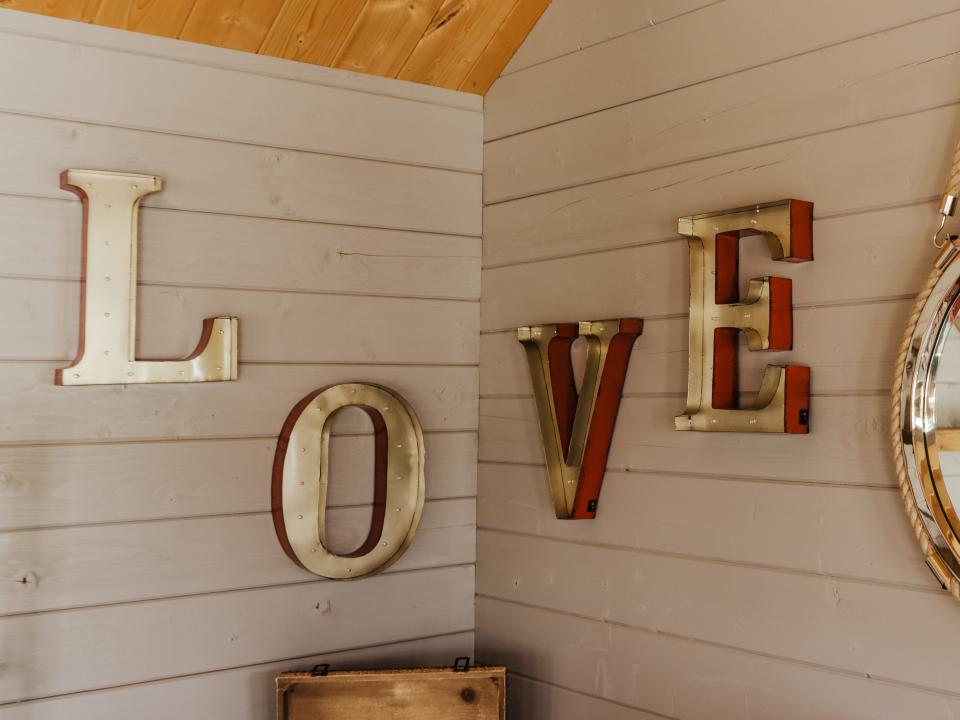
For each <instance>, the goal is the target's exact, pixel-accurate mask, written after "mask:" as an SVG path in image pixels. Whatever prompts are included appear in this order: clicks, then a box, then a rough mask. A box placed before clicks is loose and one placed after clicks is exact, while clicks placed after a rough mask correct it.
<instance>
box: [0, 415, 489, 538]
mask: <svg viewBox="0 0 960 720" xmlns="http://www.w3.org/2000/svg"><path fill="white" fill-rule="evenodd" d="M339 427H340V423H339V422H338V423H337V425H336V426H335V427H334V428H333V431H334V433H336V432H338V431H339ZM276 432H277V433H278V432H279V427H278V428H277V429H276ZM330 443H331V445H330V447H331V458H330V475H331V477H332V478H333V482H331V483H330V485H329V488H328V493H329V495H328V502H329V504H330V506H331V507H345V506H357V505H364V504H367V503H370V502H371V501H372V499H373V490H372V483H371V482H368V480H369V479H370V478H372V477H373V452H372V450H373V448H372V439H371V437H370V436H368V435H365V434H353V435H335V436H334V437H333V438H331V440H330ZM426 443H427V445H428V446H429V448H430V452H429V453H428V454H427V461H426V477H427V486H426V492H427V499H428V500H442V499H446V498H458V497H460V498H462V497H473V496H474V495H476V489H477V469H476V465H475V463H474V462H472V460H473V459H475V458H476V455H477V438H476V434H475V433H448V432H443V433H431V432H428V433H426ZM275 450H276V438H274V437H261V438H238V439H232V440H175V441H170V442H147V443H143V442H133V443H98V444H94V445H69V444H68V445H38V446H28V447H0V498H2V500H3V502H2V503H0V530H3V531H6V530H17V529H28V528H41V527H64V526H73V525H95V524H100V523H131V522H136V521H139V520H160V519H171V518H188V517H200V516H213V515H231V514H241V513H263V512H267V511H269V510H270V495H269V492H267V489H266V485H265V480H264V478H269V477H270V472H271V468H272V465H273V456H274V452H275ZM465 458H466V459H467V461H465ZM52 468H56V469H57V471H56V472H52V471H51V469H52Z"/></svg>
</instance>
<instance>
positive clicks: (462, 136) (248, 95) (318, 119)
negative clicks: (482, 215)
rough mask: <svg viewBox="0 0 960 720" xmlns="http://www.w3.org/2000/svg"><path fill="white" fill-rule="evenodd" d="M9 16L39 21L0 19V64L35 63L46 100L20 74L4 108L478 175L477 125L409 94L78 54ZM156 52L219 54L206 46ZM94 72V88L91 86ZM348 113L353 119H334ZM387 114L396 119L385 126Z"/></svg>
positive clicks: (223, 66) (85, 51) (465, 114)
mask: <svg viewBox="0 0 960 720" xmlns="http://www.w3.org/2000/svg"><path fill="white" fill-rule="evenodd" d="M204 7H206V5H204ZM10 16H13V17H15V18H22V17H27V18H28V19H31V20H42V18H33V17H30V16H24V15H21V14H18V13H0V62H4V63H16V62H18V59H19V58H23V57H33V56H36V58H37V60H36V62H35V63H33V65H32V69H31V76H32V77H33V78H34V80H35V82H38V83H43V84H44V86H45V87H48V88H49V92H48V93H44V94H43V95H40V96H38V95H37V94H36V93H34V92H31V88H30V87H29V86H27V85H25V84H24V83H22V82H18V81H17V79H16V78H14V77H9V76H3V77H0V98H2V100H0V109H2V110H7V111H10V112H17V113H27V114H40V115H45V116H48V117H52V118H68V119H72V120H77V121H83V122H89V123H97V124H105V125H114V126H121V127H128V128H135V129H141V130H155V131H164V132H170V133H175V134H179V135H192V136H194V137H205V138H211V139H218V140H235V141H239V142H244V143H250V144H254V145H258V144H259V145H267V146H272V147H284V148H288V149H297V150H304V151H309V152H321V153H326V154H331V155H342V156H343V155H346V156H352V157H364V158H368V159H373V160H385V161H390V162H401V163H409V164H415V165H431V166H436V167H445V168H451V169H455V170H463V171H468V172H474V173H476V172H479V171H480V169H481V167H482V148H481V147H480V145H479V143H477V142H476V141H475V140H476V137H477V136H478V134H479V133H480V132H481V124H482V117H481V116H480V114H479V113H477V112H473V111H472V110H470V109H465V108H459V107H446V106H437V105H436V104H432V103H428V102H424V101H423V100H424V98H422V97H421V96H420V95H412V94H411V93H408V94H407V95H406V96H404V95H403V94H402V93H398V95H399V96H397V97H394V96H391V97H383V96H382V94H377V93H373V92H369V91H368V90H369V89H368V88H366V87H365V86H364V85H363V84H360V83H354V84H353V86H352V87H351V86H350V85H349V84H347V85H345V86H343V87H331V86H330V85H329V84H318V83H310V82H305V81H304V80H305V77H303V76H299V75H298V76H294V77H286V78H283V79H280V78H277V77H271V76H269V75H265V74H264V73H263V70H264V69H265V68H256V67H253V66H245V65H242V64H241V67H236V66H237V65H238V63H237V62H236V60H237V57H235V54H232V53H228V55H230V61H231V62H230V63H224V61H223V60H222V59H220V58H216V61H215V65H212V66H211V65H200V64H197V63H187V62H183V61H181V60H179V59H178V58H177V57H176V55H175V54H174V55H173V56H172V57H163V56H158V54H157V52H156V50H157V49H154V48H150V49H149V50H150V51H149V53H143V52H141V53H138V52H136V50H137V48H136V46H133V47H129V46H121V47H119V48H118V47H115V46H116V45H118V43H116V42H115V41H114V42H113V46H110V45H109V44H107V43H104V44H107V45H108V46H107V47H98V46H87V45H84V46H82V47H78V46H77V45H76V44H70V43H69V42H64V41H62V40H60V39H59V38H57V37H56V36H54V37H49V34H50V30H49V29H48V28H45V27H44V28H37V29H36V30H37V31H39V32H42V35H43V36H42V37H37V36H35V35H29V36H28V35H25V34H23V33H18V32H16V30H17V28H18V27H19V26H20V25H23V24H24V23H22V22H19V23H14V22H11V17H10ZM41 24H42V23H41ZM5 28H6V30H5ZM78 29H79V30H86V31H89V30H96V28H91V27H79V28H78ZM151 39H154V38H151ZM163 44H164V45H166V44H172V45H174V46H175V47H186V48H191V49H193V50H198V49H199V50H206V51H209V52H211V53H213V54H214V55H217V54H218V53H217V51H216V50H214V49H213V48H203V47H200V48H197V47H196V46H192V45H184V44H183V43H177V42H172V41H168V43H163ZM239 57H240V58H243V57H244V56H242V55H240V56H239ZM78 58H80V59H81V61H80V62H78V60H77V59H78ZM250 59H252V60H253V61H254V62H255V63H256V62H258V61H259V62H260V63H265V62H266V61H265V60H264V59H263V58H259V59H258V58H250ZM213 60H214V59H213V58H207V62H208V63H209V62H212V61H213ZM281 64H283V63H281ZM287 64H289V63H287ZM241 68H242V69H241ZM340 74H341V75H347V74H346V73H340ZM91 76H93V77H97V78H101V80H99V81H98V82H90V78H91ZM347 77H351V76H349V75H347ZM352 77H356V76H352ZM107 80H109V81H107ZM148 80H149V84H150V93H149V94H144V97H143V98H142V100H141V101H140V102H136V103H131V102H130V100H129V98H130V96H131V93H133V94H136V93H137V88H138V87H140V86H141V85H142V84H143V83H144V82H147V81H148ZM340 80H341V83H342V82H343V78H340ZM401 87H409V86H403V85H401ZM395 92H396V91H395ZM198 98H203V99H204V100H205V101H204V102H198V101H196V100H197V99H198ZM185 107H189V109H190V112H184V108H185ZM344 113H346V114H349V115H350V116H351V117H352V122H350V123H344V122H342V117H343V114H344ZM383 114H388V115H390V116H391V117H392V118H393V120H394V122H391V123H386V124H385V123H383V122H382V115H383ZM471 139H472V140H473V141H471Z"/></svg>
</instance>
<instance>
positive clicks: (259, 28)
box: [180, 0, 283, 52]
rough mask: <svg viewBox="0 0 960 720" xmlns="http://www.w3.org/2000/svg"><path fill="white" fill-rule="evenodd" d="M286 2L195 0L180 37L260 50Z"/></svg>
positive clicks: (208, 43)
mask: <svg viewBox="0 0 960 720" xmlns="http://www.w3.org/2000/svg"><path fill="white" fill-rule="evenodd" d="M282 4H283V3H282V0H212V1H211V0H204V1H203V2H197V3H194V6H193V8H192V9H191V11H190V15H189V16H188V17H187V20H186V22H185V23H184V26H183V29H182V30H181V31H180V39H181V40H189V41H191V42H200V43H206V44H207V45H217V46H219V47H225V48H230V49H231V50H246V51H248V52H256V51H257V50H259V49H260V46H261V44H262V43H263V39H264V37H266V35H267V31H268V30H269V29H270V28H271V27H272V26H273V24H274V20H275V19H276V17H277V14H278V13H279V12H280V8H281V6H282Z"/></svg>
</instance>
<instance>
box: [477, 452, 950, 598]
mask: <svg viewBox="0 0 960 720" xmlns="http://www.w3.org/2000/svg"><path fill="white" fill-rule="evenodd" d="M552 507H553V506H552V504H551V503H550V501H549V496H548V493H547V480H546V472H545V470H544V468H543V467H535V466H528V465H504V464H482V465H481V466H480V494H479V502H478V505H477V524H478V525H479V526H480V527H483V528H490V529H492V530H501V531H506V532H510V533H520V534H521V535H522V536H517V537H516V539H515V543H516V544H517V545H518V546H519V545H522V544H523V543H525V542H526V537H525V536H527V535H536V536H542V537H545V538H553V539H557V540H563V541H564V542H574V543H583V544H585V545H590V546H598V547H607V546H616V547H622V548H626V549H631V548H632V549H637V550H642V551H645V552H649V553H654V554H656V553H660V554H663V555H664V556H673V555H684V556H688V557H691V558H705V559H713V560H716V561H718V562H721V563H745V564H748V565H753V566H758V567H760V566H763V567H772V568H784V569H786V570H790V571H797V572H805V573H811V574H824V575H832V576H835V577H836V576H842V577H852V578H866V579H869V580H877V581H881V582H888V583H904V584H909V585H913V586H918V587H924V588H935V587H936V582H935V580H934V577H933V575H932V574H931V573H930V571H929V570H928V569H927V567H926V565H924V563H923V559H922V557H921V553H920V548H919V546H918V545H917V542H916V539H915V538H914V536H913V530H912V529H911V527H910V524H909V523H908V522H907V520H906V518H905V517H902V511H901V501H900V497H899V495H898V493H897V492H896V490H894V489H893V488H864V487H851V486H849V485H846V486H845V485H822V484H805V483H799V482H796V483H791V482H780V481H776V480H768V479H766V478H762V479H759V480H749V479H744V478H716V477H710V476H709V475H708V474H707V473H702V474H695V475H681V474H676V473H671V472H669V471H663V472H654V473H625V472H621V471H611V472H608V473H607V475H606V477H605V478H604V483H603V491H602V493H601V495H600V502H599V505H598V513H599V514H598V515H597V518H598V522H592V523H574V522H566V521H563V520H557V519H556V518H555V517H554V514H553V510H552ZM800 538H803V542H799V539H800ZM561 555H562V553H561ZM483 562H484V563H487V562H494V563H495V562H496V559H495V558H493V557H492V556H491V555H489V554H487V555H486V556H485V557H484V558H483Z"/></svg>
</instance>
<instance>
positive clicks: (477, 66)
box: [457, 0, 550, 95]
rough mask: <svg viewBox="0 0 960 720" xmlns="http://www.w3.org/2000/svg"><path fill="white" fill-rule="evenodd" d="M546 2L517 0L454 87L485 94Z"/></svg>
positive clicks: (538, 17)
mask: <svg viewBox="0 0 960 720" xmlns="http://www.w3.org/2000/svg"><path fill="white" fill-rule="evenodd" d="M549 4H550V0H519V2H518V3H517V4H516V5H515V6H514V8H513V12H511V13H510V15H509V16H508V17H507V19H506V20H505V21H504V22H503V25H502V26H501V27H500V29H499V30H497V32H496V33H495V34H494V36H493V39H492V40H491V41H490V44H489V45H487V47H486V48H485V49H484V51H483V53H482V54H481V55H480V58H479V59H478V60H477V62H476V63H474V65H473V67H472V68H471V69H470V72H469V73H468V74H467V76H466V77H465V78H464V80H463V82H461V83H460V85H459V87H458V88H457V89H458V90H463V91H464V92H469V93H476V94H477V95H486V94H487V91H488V90H489V89H490V86H491V85H493V83H494V81H495V80H496V79H497V78H498V77H500V73H501V72H502V71H503V68H505V67H506V66H507V63H508V62H510V58H512V57H513V55H514V53H515V52H517V49H518V48H519V47H520V45H522V44H523V41H524V40H525V39H526V38H527V35H529V34H530V31H531V30H533V26H534V25H536V24H537V20H539V19H540V16H541V15H543V11H544V10H546V9H547V6H548V5H549Z"/></svg>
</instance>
